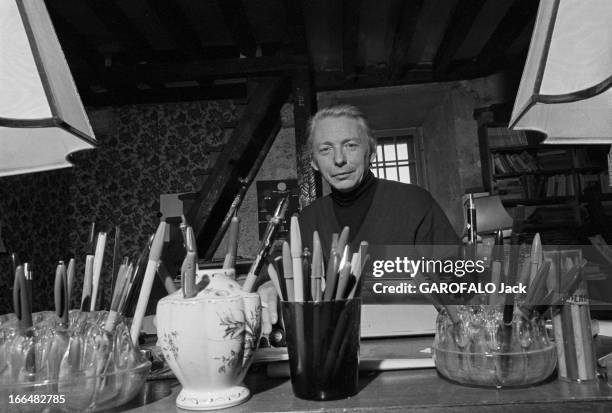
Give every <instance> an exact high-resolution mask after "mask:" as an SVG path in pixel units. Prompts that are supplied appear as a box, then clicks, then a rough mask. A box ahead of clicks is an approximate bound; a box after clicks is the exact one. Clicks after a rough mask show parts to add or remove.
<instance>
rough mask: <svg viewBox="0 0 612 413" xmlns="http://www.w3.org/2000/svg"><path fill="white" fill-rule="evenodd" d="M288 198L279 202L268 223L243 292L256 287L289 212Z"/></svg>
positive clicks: (250, 290)
mask: <svg viewBox="0 0 612 413" xmlns="http://www.w3.org/2000/svg"><path fill="white" fill-rule="evenodd" d="M287 205H288V198H287V197H283V198H281V199H280V200H279V201H278V204H277V205H276V210H275V211H274V215H273V216H272V218H270V220H269V221H268V225H267V226H266V230H265V232H264V235H263V237H262V239H261V244H260V245H259V250H258V251H257V255H255V259H254V260H253V263H252V264H251V267H250V268H249V272H248V273H247V277H246V280H245V281H244V284H243V285H242V290H243V291H246V292H249V293H250V292H252V290H253V286H254V285H255V281H256V280H257V276H258V275H259V273H260V271H261V267H262V266H263V264H264V259H265V258H266V256H267V255H268V252H269V251H270V248H271V247H272V242H273V240H274V236H275V235H276V231H277V230H278V227H279V224H280V223H281V222H282V220H283V218H284V217H285V212H286V211H287Z"/></svg>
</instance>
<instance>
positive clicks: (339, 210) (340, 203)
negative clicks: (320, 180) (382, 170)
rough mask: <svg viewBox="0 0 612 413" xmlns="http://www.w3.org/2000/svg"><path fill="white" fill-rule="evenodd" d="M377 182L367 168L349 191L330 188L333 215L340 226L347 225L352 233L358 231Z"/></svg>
mask: <svg viewBox="0 0 612 413" xmlns="http://www.w3.org/2000/svg"><path fill="white" fill-rule="evenodd" d="M377 183H378V181H377V180H376V178H375V177H374V174H373V173H372V171H370V170H368V172H367V173H366V175H365V177H364V178H363V180H362V181H361V183H360V184H359V185H358V186H357V188H353V189H352V190H350V191H349V192H340V191H338V190H337V189H335V188H332V191H331V194H330V196H331V199H332V201H333V202H332V205H333V207H334V215H335V216H336V221H337V222H338V225H339V226H340V227H341V228H344V227H349V228H350V229H351V230H352V231H353V232H354V233H357V232H358V231H359V228H361V224H362V223H363V220H364V218H365V216H366V214H367V213H368V210H369V209H370V206H371V205H372V200H374V193H375V192H376V186H377Z"/></svg>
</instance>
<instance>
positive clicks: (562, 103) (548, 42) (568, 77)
mask: <svg viewBox="0 0 612 413" xmlns="http://www.w3.org/2000/svg"><path fill="white" fill-rule="evenodd" d="M611 86H612V1H611V0H540V6H539V9H538V16H537V20H536V25H535V29H534V32H533V36H532V38H531V45H530V47H529V53H528V55H527V61H526V63H525V68H524V71H523V77H522V78H521V83H520V86H519V90H518V94H517V97H516V101H515V103H514V110H513V112H512V118H511V120H510V127H511V128H513V129H530V130H536V131H540V132H543V133H545V134H546V135H547V138H546V139H545V141H544V143H559V144H597V143H599V144H602V143H604V144H610V143H612V89H611V88H610V87H611Z"/></svg>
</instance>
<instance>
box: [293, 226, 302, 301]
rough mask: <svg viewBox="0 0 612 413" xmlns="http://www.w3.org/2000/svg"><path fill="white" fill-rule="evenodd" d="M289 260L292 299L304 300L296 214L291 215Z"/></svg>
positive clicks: (299, 239) (300, 239) (299, 237)
mask: <svg viewBox="0 0 612 413" xmlns="http://www.w3.org/2000/svg"><path fill="white" fill-rule="evenodd" d="M290 240H291V243H290V245H291V258H292V260H291V262H292V263H293V288H294V291H295V294H294V300H295V301H298V302H299V301H304V276H303V273H302V236H301V234H300V224H299V223H298V217H297V215H293V216H292V217H291V231H290Z"/></svg>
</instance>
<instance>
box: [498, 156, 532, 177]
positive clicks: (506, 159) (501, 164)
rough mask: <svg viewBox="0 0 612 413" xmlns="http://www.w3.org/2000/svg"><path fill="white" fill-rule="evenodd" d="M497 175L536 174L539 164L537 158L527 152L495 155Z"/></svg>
mask: <svg viewBox="0 0 612 413" xmlns="http://www.w3.org/2000/svg"><path fill="white" fill-rule="evenodd" d="M493 163H494V165H495V173H496V174H511V173H523V172H535V171H537V170H538V164H537V162H536V159H535V157H534V156H533V155H532V154H530V153H529V152H527V151H523V152H521V153H496V154H495V155H493Z"/></svg>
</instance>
